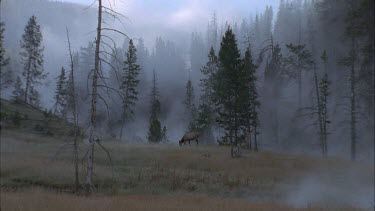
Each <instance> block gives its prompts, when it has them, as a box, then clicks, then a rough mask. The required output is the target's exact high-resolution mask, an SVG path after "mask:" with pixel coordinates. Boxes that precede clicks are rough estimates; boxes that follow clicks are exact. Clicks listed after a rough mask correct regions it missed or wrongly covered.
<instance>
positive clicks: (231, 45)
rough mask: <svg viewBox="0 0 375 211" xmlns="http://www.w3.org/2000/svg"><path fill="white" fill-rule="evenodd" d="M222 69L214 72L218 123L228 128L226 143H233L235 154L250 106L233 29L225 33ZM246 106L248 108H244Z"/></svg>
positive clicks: (221, 61)
mask: <svg viewBox="0 0 375 211" xmlns="http://www.w3.org/2000/svg"><path fill="white" fill-rule="evenodd" d="M218 60H219V69H218V71H217V73H215V74H214V80H213V90H214V95H213V100H214V102H215V104H216V105H217V108H216V110H217V114H218V116H217V118H216V121H217V123H218V124H219V125H220V126H221V127H222V128H223V129H224V130H225V135H224V137H223V140H222V141H223V143H226V144H228V141H229V143H230V144H231V145H232V151H231V152H232V153H231V155H232V157H235V156H237V152H235V151H234V150H235V148H237V143H238V141H239V138H240V134H239V132H240V129H241V127H243V126H245V121H244V118H243V112H245V111H246V110H247V109H248V107H247V103H248V99H247V95H248V91H249V89H248V87H247V82H248V81H247V80H246V73H245V70H244V68H242V65H241V64H242V61H241V55H240V51H239V49H238V46H237V40H236V37H235V35H234V34H233V32H232V29H231V28H228V30H227V31H226V32H225V35H224V37H223V39H222V42H221V46H220V51H219V57H218ZM244 109H246V110H244Z"/></svg>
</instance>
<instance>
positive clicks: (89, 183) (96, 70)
mask: <svg viewBox="0 0 375 211" xmlns="http://www.w3.org/2000/svg"><path fill="white" fill-rule="evenodd" d="M98 3H99V7H98V26H97V29H96V32H97V33H96V43H95V67H94V72H93V79H92V99H91V128H90V137H89V148H88V157H87V176H86V186H87V191H88V192H89V193H90V192H92V188H93V187H94V185H93V167H94V166H93V162H94V142H95V136H96V103H97V88H98V87H97V84H98V73H99V59H100V57H99V53H100V39H101V31H102V0H98Z"/></svg>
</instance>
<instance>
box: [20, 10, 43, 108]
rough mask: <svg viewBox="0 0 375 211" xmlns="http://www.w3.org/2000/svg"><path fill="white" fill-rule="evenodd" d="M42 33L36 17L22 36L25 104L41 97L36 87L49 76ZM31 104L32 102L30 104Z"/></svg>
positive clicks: (32, 17)
mask: <svg viewBox="0 0 375 211" xmlns="http://www.w3.org/2000/svg"><path fill="white" fill-rule="evenodd" d="M42 39H43V36H42V32H41V30H40V25H39V24H38V23H37V21H36V17H35V16H31V18H30V19H29V21H28V23H27V25H26V27H25V32H24V34H23V35H22V40H21V53H20V55H21V62H22V64H23V65H24V67H23V72H22V75H23V76H24V78H25V86H26V87H25V96H24V100H25V102H29V99H34V102H35V101H36V99H35V98H36V97H38V96H39V93H38V94H37V91H36V89H35V88H36V87H35V86H36V85H39V84H40V83H41V82H40V80H42V79H45V78H46V77H47V74H45V73H44V71H43V50H44V47H42ZM30 103H31V102H30Z"/></svg>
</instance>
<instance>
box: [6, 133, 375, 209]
mask: <svg viewBox="0 0 375 211" xmlns="http://www.w3.org/2000/svg"><path fill="white" fill-rule="evenodd" d="M66 141H67V140H65V139H64V138H58V137H56V136H54V137H48V136H40V135H37V134H32V133H26V132H20V130H14V129H8V130H2V131H1V163H0V164H1V175H0V176H1V210H38V211H39V210H229V209H231V210H366V209H367V210H372V209H373V203H374V202H373V201H372V200H373V194H374V192H373V186H374V169H373V168H374V167H373V165H369V164H361V163H355V162H350V161H345V160H341V159H337V158H325V159H322V158H314V157H309V156H305V155H286V154H277V153H272V152H259V153H250V152H246V155H247V156H243V157H241V158H238V159H232V158H230V154H229V149H228V148H226V147H218V146H211V147H210V146H195V145H192V146H190V147H189V146H184V147H178V146H176V145H136V144H124V143H120V142H119V141H116V140H110V139H108V140H103V145H105V146H106V147H108V149H109V151H110V152H111V155H112V161H113V171H112V167H111V165H110V162H109V161H108V159H107V157H106V154H105V153H104V151H103V150H101V149H100V148H99V147H96V150H95V166H94V171H95V184H96V185H97V186H96V188H97V190H96V193H95V194H94V195H93V196H90V197H85V196H83V195H77V194H73V193H72V189H73V165H72V160H71V157H72V156H71V153H72V151H71V149H67V150H65V151H63V152H62V153H61V154H60V155H59V156H57V157H56V158H54V155H55V154H56V151H57V150H58V149H59V147H60V146H62V145H64V143H66ZM85 147H86V146H85V145H84V144H83V143H82V144H81V145H80V156H81V157H83V155H84V153H85ZM80 166H81V168H80V179H81V181H84V171H85V165H84V162H82V163H81V165H80Z"/></svg>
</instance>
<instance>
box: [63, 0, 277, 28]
mask: <svg viewBox="0 0 375 211" xmlns="http://www.w3.org/2000/svg"><path fill="white" fill-rule="evenodd" d="M60 1H69V2H74V3H80V4H85V5H89V4H91V3H92V2H93V0H60ZM103 2H104V3H105V4H107V5H108V4H109V3H108V2H111V4H112V6H113V4H114V3H115V6H116V10H117V11H121V12H122V13H125V14H126V15H127V16H129V18H130V19H132V20H137V21H139V22H150V21H151V22H153V23H156V22H161V23H167V24H170V25H172V26H173V25H174V26H176V25H184V26H186V25H187V26H194V25H196V24H197V23H201V22H205V21H206V20H207V19H208V18H209V17H210V16H211V15H212V13H213V11H216V12H217V14H218V17H219V21H220V20H234V19H239V18H243V17H249V15H250V14H253V15H254V14H256V13H257V12H262V11H263V10H264V8H265V7H266V5H271V6H272V7H273V8H274V10H275V9H276V8H277V6H278V3H279V0H103ZM275 11H276V10H275Z"/></svg>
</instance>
